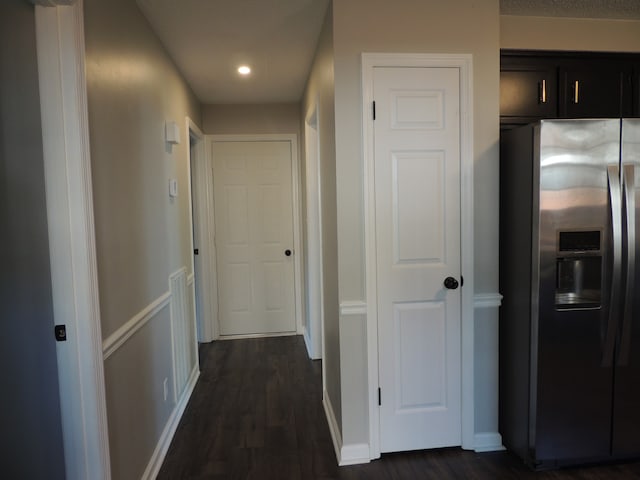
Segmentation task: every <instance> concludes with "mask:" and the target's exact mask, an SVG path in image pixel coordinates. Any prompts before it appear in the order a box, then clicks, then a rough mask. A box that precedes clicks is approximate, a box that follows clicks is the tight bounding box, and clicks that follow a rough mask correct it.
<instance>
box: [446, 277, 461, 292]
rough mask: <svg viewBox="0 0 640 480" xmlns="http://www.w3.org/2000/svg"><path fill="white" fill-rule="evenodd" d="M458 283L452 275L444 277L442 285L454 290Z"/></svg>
mask: <svg viewBox="0 0 640 480" xmlns="http://www.w3.org/2000/svg"><path fill="white" fill-rule="evenodd" d="M458 285H459V283H458V281H457V280H456V279H455V278H453V277H447V278H445V279H444V286H445V287H446V288H448V289H449V290H455V289H456V288H458Z"/></svg>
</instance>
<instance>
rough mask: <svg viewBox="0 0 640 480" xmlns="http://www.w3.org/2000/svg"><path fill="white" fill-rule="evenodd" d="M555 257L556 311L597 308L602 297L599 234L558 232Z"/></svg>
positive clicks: (592, 232)
mask: <svg viewBox="0 0 640 480" xmlns="http://www.w3.org/2000/svg"><path fill="white" fill-rule="evenodd" d="M557 241H558V243H557V247H558V248H557V254H556V255H557V256H556V308H557V309H559V310H563V309H574V308H599V307H600V305H601V298H602V249H601V232H600V231H599V230H594V231H560V232H558V238H557Z"/></svg>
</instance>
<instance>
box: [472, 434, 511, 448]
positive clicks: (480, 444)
mask: <svg viewBox="0 0 640 480" xmlns="http://www.w3.org/2000/svg"><path fill="white" fill-rule="evenodd" d="M473 440H474V448H473V449H474V450H475V451H476V452H495V451H499V450H506V449H505V448H504V446H503V445H502V435H500V434H499V433H498V432H484V433H476V434H475V435H474V437H473Z"/></svg>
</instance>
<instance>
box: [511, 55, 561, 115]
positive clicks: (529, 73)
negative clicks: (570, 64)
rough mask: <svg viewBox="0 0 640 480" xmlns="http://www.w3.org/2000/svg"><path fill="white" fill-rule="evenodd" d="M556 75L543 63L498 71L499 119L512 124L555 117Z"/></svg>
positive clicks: (556, 110)
mask: <svg viewBox="0 0 640 480" xmlns="http://www.w3.org/2000/svg"><path fill="white" fill-rule="evenodd" d="M557 98H558V85H557V73H556V69H555V68H554V67H553V66H550V65H546V64H545V62H531V63H529V62H527V63H524V64H519V65H508V66H503V68H502V69H501V71H500V116H501V117H506V118H505V119H508V120H509V121H511V122H514V123H527V122H526V121H527V120H528V119H536V118H555V117H556V116H557V115H558V103H557V100H556V99H557Z"/></svg>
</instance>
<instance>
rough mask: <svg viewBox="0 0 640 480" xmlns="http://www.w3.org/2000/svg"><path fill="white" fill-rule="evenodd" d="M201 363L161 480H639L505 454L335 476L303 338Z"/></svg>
mask: <svg viewBox="0 0 640 480" xmlns="http://www.w3.org/2000/svg"><path fill="white" fill-rule="evenodd" d="M200 354H201V370H202V374H201V376H200V380H199V381H198V385H197V386H196V388H195V391H194V393H193V396H192V398H191V401H190V402H189V405H188V406H187V409H186V411H185V413H184V416H183V418H182V421H181V422H180V426H179V427H178V430H177V432H176V435H175V437H174V439H173V442H172V444H171V447H170V448H169V451H168V453H167V456H166V458H165V462H164V464H163V466H162V469H161V471H160V473H159V475H158V478H159V479H170V480H174V479H194V480H195V479H213V480H217V479H219V480H222V479H225V480H245V479H246V480H258V479H260V480H272V479H273V480H329V479H339V480H365V479H366V480H382V479H385V480H386V479H389V480H405V479H406V480H415V479H434V480H436V479H437V480H448V479H465V480H466V479H470V480H471V479H474V480H484V479H487V480H488V479H491V480H493V479H518V480H519V479H525V480H527V479H532V480H548V479H554V480H556V479H557V480H565V479H566V480H601V479H602V480H605V479H606V480H609V479H640V462H636V463H626V464H619V465H604V466H593V467H586V468H569V469H562V470H556V471H547V472H532V471H530V470H528V469H527V468H526V467H525V466H524V465H523V464H522V462H521V461H520V460H519V459H517V458H515V457H514V456H512V455H511V454H509V453H508V452H492V453H474V452H468V451H463V450H461V449H457V448H453V449H442V450H430V451H422V452H409V453H397V454H388V455H383V457H382V458H381V459H380V460H375V461H373V462H371V463H370V464H366V465H355V466H348V467H338V466H337V465H336V457H335V453H334V450H333V444H332V442H331V437H330V434H329V429H328V427H327V421H326V417H325V414H324V411H323V409H322V380H321V370H320V369H321V365H320V362H319V361H315V362H312V361H310V360H309V359H308V357H307V353H306V350H305V346H304V343H303V340H302V337H299V336H298V337H279V338H262V339H248V340H230V341H220V342H214V343H212V344H207V345H203V346H201V349H200ZM639 441H640V436H639Z"/></svg>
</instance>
